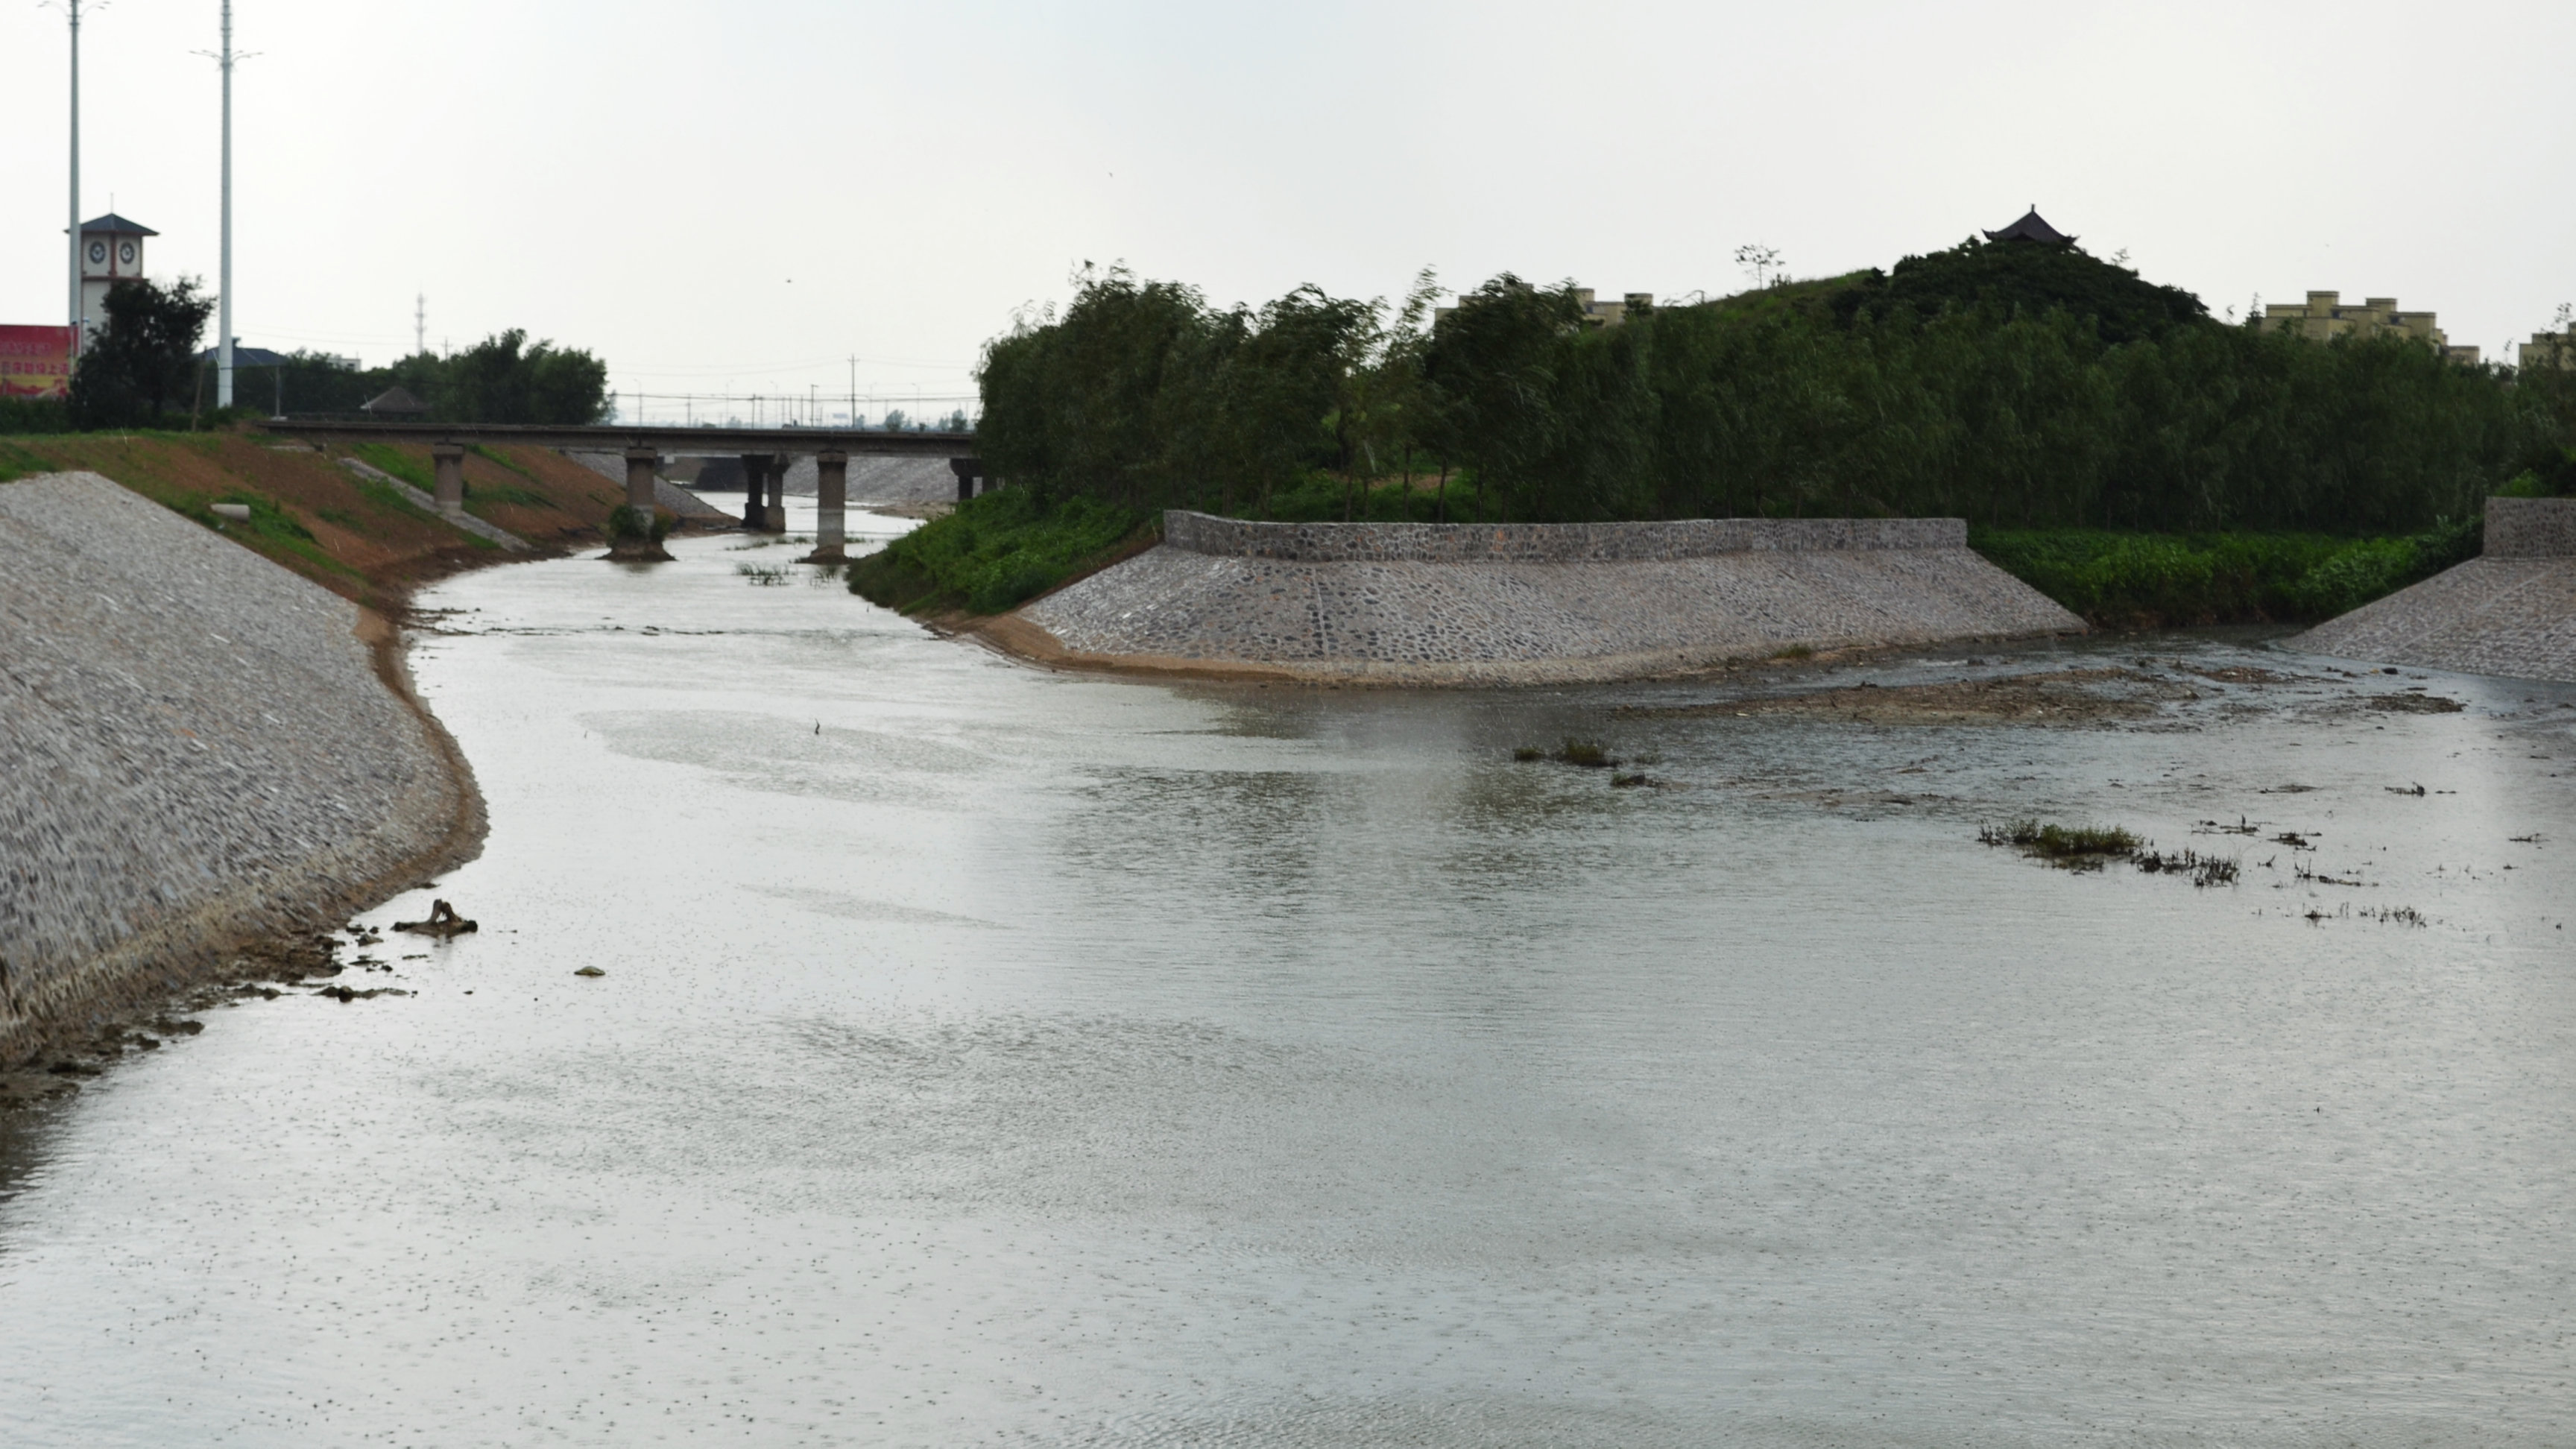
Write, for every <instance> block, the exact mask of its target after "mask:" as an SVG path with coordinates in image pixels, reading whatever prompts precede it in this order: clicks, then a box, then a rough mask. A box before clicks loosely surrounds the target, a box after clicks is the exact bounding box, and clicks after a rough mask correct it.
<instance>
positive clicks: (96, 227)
mask: <svg viewBox="0 0 2576 1449" xmlns="http://www.w3.org/2000/svg"><path fill="white" fill-rule="evenodd" d="M95 232H104V233H106V234H107V235H109V236H159V235H160V234H161V233H159V232H157V231H154V230H153V229H152V228H150V227H148V226H145V225H144V224H143V223H141V222H139V221H128V220H126V219H125V218H124V217H121V216H119V215H117V214H116V213H115V212H112V211H111V212H109V213H108V214H107V215H105V216H101V217H95V218H93V219H91V220H89V221H85V222H82V223H81V235H82V236H89V235H91V234H92V233H95Z"/></svg>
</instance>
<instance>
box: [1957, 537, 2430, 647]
mask: <svg viewBox="0 0 2576 1449" xmlns="http://www.w3.org/2000/svg"><path fill="white" fill-rule="evenodd" d="M2478 537H2479V534H2478V520H2476V519H2474V518H2472V519H2468V520H2466V521H2465V522H2462V523H2457V524H2451V525H2448V526H2445V527H2442V528H2436V529H2434V530H2432V531H2430V532H2427V533H2420V534H2415V535H2412V536H2410V537H2405V538H2330V537H2327V536H2324V535H2321V534H2279V533H2219V534H2156V533H2106V532H2102V531H2100V530H2095V529H2072V528H2068V529H2030V530H2025V529H1975V530H1972V531H1971V532H1970V534H1969V537H1968V543H1969V546H1970V547H1972V548H1974V549H1976V550H1977V552H1979V553H1981V554H1983V555H1985V556H1986V557H1987V558H1988V559H1989V560H1991V561H1993V562H1994V563H1995V564H1996V565H1997V566H1999V567H2001V568H2002V569H2003V570H2004V571H2005V572H2007V573H2010V574H2012V575H2013V576H2014V577H2016V578H2018V579H2020V580H2021V581H2022V582H2024V583H2027V584H2029V585H2030V586H2031V587H2032V588H2035V589H2037V590H2039V591H2040V592H2041V593H2043V594H2046V595H2048V596H2049V597H2050V598H2052V599H2055V600H2056V601H2057V602H2059V603H2060V604H2063V605H2065V606H2066V607H2067V608H2068V609H2071V610H2073V611H2074V612H2075V613H2078V614H2081V615H2083V616H2084V618H2085V619H2086V620H2087V621H2089V622H2091V623H2094V624H2100V625H2108V626H2111V627H2114V628H2155V627H2159V626H2177V625H2194V624H2258V623H2292V622H2300V623H2315V622H2317V621H2320V620H2324V619H2331V618H2333V617H2334V616H2335V615H2337V614H2341V613H2344V612H2346V611H2348V610H2351V609H2357V608H2359V607H2361V606H2362V605H2363V604H2366V603H2369V602H2370V601H2371V600H2373V599H2376V598H2379V597H2381V596H2382V595H2384V594H2390V593H2394V592H2395V591H2397V590H2398V589H2402V588H2404V587H2406V586H2407V585H2408V584H2411V583H2414V582H2416V581H2417V580H2419V579H2424V578H2429V577H2431V576H2432V575H2434V574H2437V573H2440V572H2441V571H2442V570H2444V569H2446V568H2449V567H2450V566H2451V565H2453V564H2456V563H2459V562H2460V561H2462V560H2463V559H2467V558H2470V557H2473V556H2474V555H2475V554H2476V553H2477V551H2478Z"/></svg>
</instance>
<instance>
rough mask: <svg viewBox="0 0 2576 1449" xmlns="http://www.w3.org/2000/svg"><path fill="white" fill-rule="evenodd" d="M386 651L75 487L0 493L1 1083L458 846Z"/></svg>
mask: <svg viewBox="0 0 2576 1449" xmlns="http://www.w3.org/2000/svg"><path fill="white" fill-rule="evenodd" d="M399 648H400V644H399V640H398V638H397V636H396V634H395V632H394V630H393V629H392V628H391V627H390V626H389V625H387V624H386V623H385V621H384V620H383V619H381V618H380V617H379V616H377V615H375V614H372V613H369V612H367V611H365V610H363V609H360V608H359V607H358V606H356V605H354V604H351V603H350V602H348V601H347V600H345V599H342V598H340V597H339V596H337V595H335V594H332V593H330V592H328V591H326V590H324V589H322V588H320V587H319V586H317V585H315V584H312V583H309V582H307V581H306V580H304V579H302V578H300V577H298V576H296V575H295V574H293V573H290V572H288V571H287V570H285V569H283V568H280V567H279V566H277V565H275V564H273V563H270V562H268V561H267V560H266V559H263V558H261V557H259V556H258V555H256V554H254V553H252V552H250V551H249V550H247V549H244V548H239V547H236V546H235V545H233V544H232V543H230V542H228V541H226V540H224V539H221V538H218V537H215V536H214V535H213V534H211V533H210V532H208V531H207V530H206V529H204V528H202V527H200V526H198V525H197V524H194V523H191V522H189V521H188V520H186V519H183V518H181V517H179V516H177V515H176V514H173V513H171V512H169V511H168V510H167V509H164V508H161V507H159V506H158V505H155V504H153V503H150V502H147V501H146V500H144V499H142V498H139V497H137V496H135V495H134V494H132V493H129V492H127V491H126V490H125V489H123V488H120V487H118V486H117V485H116V484H114V483H111V482H109V481H108V480H107V479H105V478H102V477H100V476H98V475H96V474H90V473H58V474H47V475H40V476H37V477H34V478H28V479H23V480H21V481H18V482H15V483H0V762H4V763H5V768H0V961H5V963H6V967H5V973H0V1064H6V1063H8V1062H12V1061H18V1060H23V1059H25V1058H27V1057H28V1056H30V1055H31V1054H33V1053H34V1052H36V1051H39V1050H41V1049H42V1048H44V1047H45V1046H46V1045H47V1043H48V1042H49V1040H51V1039H52V1038H54V1037H56V1036H60V1035H68V1034H72V1033H77V1032H79V1031H81V1030H83V1029H84V1028H85V1026H86V1025H87V1024H88V1023H89V1022H91V1021H93V1020H94V1019H96V1018H98V1017H100V1016H101V1015H104V1014H107V1013H112V1012H115V1011H118V1010H121V1009H123V1008H126V1007H129V1006H135V1005H141V1004H145V1003H147V1002H149V1001H152V1000H154V999H157V998H162V997H166V996H167V995H168V994H169V993H170V992H171V991H173V990H174V989H175V988H178V987H181V986H184V985H186V984H188V983H189V982H191V981H192V980H195V979H197V978H198V977H200V976H201V975H203V974H205V973H206V972H208V971H209V970H210V969H211V968H213V967H214V966H216V965H218V964H219V963H220V961H221V960H222V958H224V957H225V956H226V955H227V953H230V952H232V951H234V950H237V949H239V948H241V947H243V946H245V945H248V944H251V943H254V942H257V941H261V940H264V939H270V938H275V937H278V936H281V935H287V934H292V933H299V932H310V931H314V930H318V929H323V928H326V927H328V926H330V925H332V924H334V923H336V922H338V921H341V920H345V919H346V918H347V915H348V913H350V912H352V911H355V910H359V909H363V908H365V907H366V906H369V905H372V904H374V903H376V902H378V901H381V900H383V899H385V898H386V897H388V896H390V895H392V894H394V893H395V892H396V891H398V890H401V889H403V888H406V887H408V886H410V885H412V884H413V883H414V882H416V881H417V880H419V879H420V878H421V877H422V876H423V875H425V874H429V873H432V872H436V871H439V870H443V869H445V868H446V867H447V866H449V865H451V864H453V863H455V862H457V861H459V860H463V859H466V858H469V857H470V856H471V855H472V854H473V853H474V852H475V851H476V850H477V849H479V848H480V846H481V842H482V833H483V815H482V802H481V799H480V797H479V796H478V795H477V793H476V791H475V789H474V783H473V776H472V774H471V772H470V771H469V770H468V769H467V768H466V765H465V762H464V760H463V758H462V757H461V756H460V755H458V753H457V752H456V749H455V746H454V744H453V742H452V741H450V740H449V739H448V738H447V737H446V734H445V732H444V731H442V730H440V729H439V728H438V726H437V724H436V722H435V721H434V720H432V719H431V718H430V717H429V715H428V713H427V712H426V711H425V710H423V709H422V708H421V707H420V706H419V704H418V702H417V701H416V700H415V699H413V698H412V696H411V692H410V688H409V685H408V682H407V680H406V679H405V677H404V675H403V672H402V662H401V658H400V655H399V652H398V651H399Z"/></svg>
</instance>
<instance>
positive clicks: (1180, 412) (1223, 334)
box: [978, 243, 2576, 536]
mask: <svg viewBox="0 0 2576 1449" xmlns="http://www.w3.org/2000/svg"><path fill="white" fill-rule="evenodd" d="M1431 295H1432V292H1431V289H1430V287H1429V286H1428V283H1427V279H1426V280H1425V282H1423V283H1421V284H1417V286H1416V288H1415V290H1414V291H1413V293H1412V294H1410V295H1409V296H1408V297H1406V298H1405V299H1404V300H1403V301H1402V302H1401V303H1398V304H1395V305H1392V306H1390V305H1389V304H1388V303H1387V302H1385V301H1383V300H1374V301H1366V302H1361V301H1354V300H1350V299H1342V298H1335V297H1332V296H1329V295H1327V294H1325V293H1324V292H1322V291H1320V290H1319V289H1316V288H1312V287H1305V288H1299V289H1297V290H1296V291H1294V292H1292V293H1290V294H1289V295H1287V296H1285V297H1282V298H1280V299H1278V300H1277V301H1274V302H1272V303H1269V304H1267V305H1265V306H1263V307H1260V308H1257V309H1256V308H1251V307H1247V306H1241V305H1238V306H1234V307H1231V308H1219V307H1215V306H1212V305H1210V304H1209V303H1208V302H1207V300H1206V299H1205V297H1204V296H1203V295H1202V294H1200V293H1199V292H1198V291H1197V290H1195V289H1193V288H1190V287H1187V286H1184V285H1181V284H1178V283H1171V282H1152V281H1142V280H1139V279H1137V278H1135V277H1134V276H1132V275H1130V274H1128V273H1126V272H1124V271H1121V270H1117V269H1110V270H1107V271H1093V272H1088V273H1086V274H1085V275H1084V276H1083V277H1081V278H1080V279H1079V281H1078V285H1077V287H1076V292H1075V296H1074V298H1073V300H1072V302H1071V304H1070V305H1069V306H1068V307H1067V308H1066V309H1065V310H1064V312H1063V313H1062V315H1061V316H1056V315H1040V316H1036V317H1027V318H1023V319H1022V320H1021V321H1020V323H1019V324H1018V325H1015V326H1014V328H1013V329H1012V330H1011V331H1010V332H1009V333H1008V334H1007V335H1005V336H1003V337H1001V338H999V339H997V340H996V341H994V342H993V343H992V344H991V346H990V347H989V348H988V350H987V352H986V356H985V360H984V365H983V369H982V373H981V383H982V388H983V401H984V412H983V423H982V426H981V428H980V429H979V434H978V451H979V452H980V453H981V454H982V456H983V457H984V459H985V462H986V464H987V465H988V466H989V467H990V468H991V469H992V470H993V471H994V472H995V473H996V474H998V475H1000V476H1003V477H1006V478H1008V479H1010V480H1011V481H1012V483H1013V484H1014V486H1018V487H1024V488H1028V489H1030V490H1032V491H1033V492H1034V493H1036V494H1039V495H1041V496H1046V497H1075V496H1079V497H1088V498H1094V499H1099V500H1102V501H1105V502H1110V503H1114V504H1116V505H1118V506H1120V507H1125V508H1135V509H1152V508H1161V507H1191V508H1202V509H1208V510H1210V511H1216V512H1224V513H1239V514H1250V515H1254V516H1263V515H1266V514H1268V513H1269V512H1270V511H1271V510H1272V509H1273V508H1274V507H1275V506H1276V504H1277V502H1278V500H1280V499H1281V498H1282V497H1285V496H1292V495H1299V494H1302V493H1304V492H1307V491H1309V490H1312V489H1314V488H1317V487H1335V486H1337V487H1338V488H1339V490H1340V493H1339V496H1340V497H1341V498H1342V499H1343V500H1344V506H1345V516H1359V514H1360V512H1361V511H1362V510H1363V509H1364V508H1365V507H1366V505H1367V502H1368V500H1369V499H1370V498H1371V497H1372V496H1373V485H1378V484H1382V483H1383V482H1384V480H1387V479H1389V478H1396V477H1412V476H1418V475H1421V474H1425V473H1429V474H1432V475H1435V476H1440V477H1454V476H1455V475H1457V474H1460V473H1464V474H1466V475H1469V476H1471V477H1472V478H1473V479H1474V481H1475V485H1476V486H1475V490H1474V493H1473V499H1474V503H1473V511H1472V513H1469V514H1467V515H1465V516H1472V517H1478V518H1508V519H1521V520H1586V519H1628V518H1674V517H1705V516H1719V517H1723V516H1798V515H1837V514H1839V515H1953V516H1964V517H1966V518H1968V519H1969V520H1970V521H1971V522H1972V523H1975V524H1979V525H1983V526H1987V527H2011V528H2020V529H2037V528H2094V529H2102V528H2109V529H2122V530H2148V531H2164V532H2175V533H2194V532H2198V533H2207V532H2214V531H2233V530H2260V531H2276V532H2302V531H2303V532H2313V533H2325V534H2334V535H2339V536H2356V535H2394V534H2408V533H2414V532H2419V531H2422V530H2425V529H2429V528H2432V527H2434V526H2435V525H2436V524H2437V523H2439V522H2440V521H2441V520H2444V519H2460V518H2466V517H2468V516H2470V515H2472V514H2474V513H2475V512H2476V511H2477V509H2478V507H2479V503H2480V500H2481V499H2482V498H2483V497H2484V496H2485V495H2486V494H2487V493H2488V492H2489V491H2491V490H2492V489H2494V488H2495V487H2496V486H2497V485H2499V484H2501V483H2503V482H2505V481H2506V480H2507V479H2509V478H2513V477H2516V476H2517V475H2518V474H2519V473H2521V472H2522V471H2524V470H2526V469H2529V468H2532V467H2533V466H2534V463H2533V460H2534V459H2535V458H2558V457H2562V456H2564V450H2565V448H2566V447H2567V445H2568V444H2569V443H2571V442H2576V375H2565V374H2558V373H2554V372H2552V373H2544V372H2534V373H2530V374H2525V375H2522V376H2519V377H2517V376H2516V375H2514V374H2513V373H2512V372H2511V371H2510V370H2507V369H2503V368H2498V367H2478V366H2465V365H2461V364H2457V363H2453V362H2450V361H2448V360H2446V359H2445V358H2443V357H2442V356H2441V355H2440V354H2439V353H2438V352H2436V351H2434V350H2433V349H2431V348H2429V347H2426V346H2424V345H2422V344H2421V343H2418V342H2415V341H2412V340H2409V339H2404V338H2349V339H2339V340H2337V341H2335V342H2332V343H2316V342H2310V341H2308V340H2306V339H2304V338H2301V337H2298V336H2295V335H2291V334H2286V333H2264V332H2261V331H2259V330H2257V329H2255V328H2252V327H2250V326H2236V325H2228V324H2223V323H2220V322H2218V321H2215V320H2213V319H2211V318H2210V317H2209V316H2208V315H2207V313H2206V310H2205V309H2203V308H2202V307H2201V305H2200V303H2199V302H2198V300H2197V299H2196V298H2193V297H2191V296H2190V294H2188V293H2186V292H2181V291H2179V290H2177V289H2173V288H2169V287H2161V286H2157V285H2155V284H2153V283H2150V282H2146V281H2144V280H2142V279H2140V278H2139V277H2138V276H2137V275H2136V274H2135V273H2134V272H2132V271H2130V270H2128V269H2127V268H2125V267H2120V266H2115V265H2112V264H2111V263H2108V262H2103V261H2100V260H2098V259H2095V258H2093V257H2090V256H2089V255H2087V254H2085V253H2084V252H2082V251H2081V250H2080V249H2077V248H2073V247H2064V248H2060V247H2052V246H2043V245H2037V244H2028V243H1999V244H1991V245H1989V244H1983V243H1970V244H1967V245H1963V246H1961V247H1958V248H1954V249H1952V250H1950V251H1948V252H1943V253H1936V254H1934V255H1933V256H1929V257H1914V258H1907V259H1906V260H1904V261H1902V262H1899V263H1898V264H1897V265H1896V266H1895V267H1894V268H1892V269H1891V270H1890V271H1889V272H1888V273H1887V274H1886V275H1885V276H1884V277H1880V276H1878V275H1876V274H1875V273H1860V274H1855V275H1854V276H1851V277H1846V278H1838V279H1834V280H1833V281H1832V282H1830V283H1801V284H1792V285H1790V286H1787V287H1774V288H1765V289H1762V290H1761V291H1760V292H1757V293H1754V294H1749V295H1743V296H1738V297H1733V298H1725V299H1720V300H1717V301H1714V302H1706V303H1698V304H1691V305H1681V306H1663V307H1656V308H1650V309H1639V310H1638V311H1637V312H1635V313H1633V314H1632V315H1631V316H1630V318H1629V319H1628V320H1627V322H1626V323H1625V324H1624V325H1622V326H1615V327H1607V328H1593V327H1587V326H1585V325H1584V323H1583V321H1582V317H1581V312H1580V308H1579V305H1578V304H1577V302H1576V300H1575V298H1574V296H1573V294H1572V288H1571V287H1570V286H1564V285H1558V286H1542V285H1539V284H1535V283H1531V282H1528V281H1525V280H1523V279H1521V278H1518V277H1514V276H1511V275H1508V274H1507V275H1504V276H1500V277H1497V278H1494V279H1493V280H1491V281H1488V282H1486V283H1484V284H1483V285H1482V286H1480V287H1478V288H1476V289H1474V290H1472V291H1470V292H1468V293H1466V294H1465V295H1464V296H1462V297H1461V298H1460V301H1459V305H1458V306H1457V307H1456V308H1455V309H1453V310H1450V311H1448V312H1446V313H1445V314H1442V315H1440V316H1439V317H1437V318H1436V320H1435V319H1432V318H1431V317H1430V316H1429V307H1428V302H1429V299H1430V297H1431ZM1448 516H1458V515H1456V514H1454V513H1452V514H1450V515H1448Z"/></svg>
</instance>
